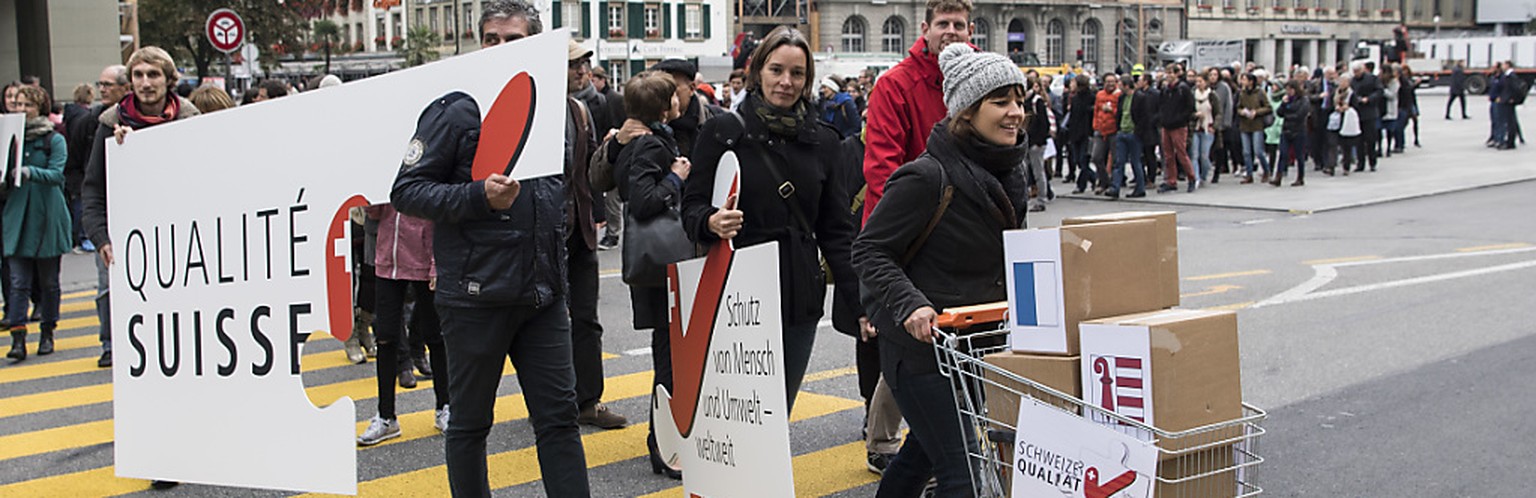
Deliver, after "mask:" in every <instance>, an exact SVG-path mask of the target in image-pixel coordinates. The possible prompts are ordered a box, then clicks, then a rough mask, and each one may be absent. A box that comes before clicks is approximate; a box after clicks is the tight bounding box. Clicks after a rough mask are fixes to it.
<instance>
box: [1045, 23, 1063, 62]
mask: <svg viewBox="0 0 1536 498" xmlns="http://www.w3.org/2000/svg"><path fill="white" fill-rule="evenodd" d="M1066 33H1067V23H1065V22H1062V20H1061V19H1052V20H1051V22H1050V23H1049V24H1046V25H1045V63H1046V64H1048V65H1052V66H1055V65H1059V64H1061V63H1062V62H1063V61H1065V60H1066V54H1065V53H1064V52H1065V50H1066V47H1065V46H1064V45H1065V38H1064V36H1065V35H1066Z"/></svg>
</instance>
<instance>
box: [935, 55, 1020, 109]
mask: <svg viewBox="0 0 1536 498" xmlns="http://www.w3.org/2000/svg"><path fill="white" fill-rule="evenodd" d="M939 71H940V72H942V73H943V75H944V106H945V107H948V108H949V116H950V117H954V116H955V114H958V113H959V112H960V111H962V110H965V108H967V107H970V106H971V104H974V103H976V101H978V100H981V98H982V97H985V96H986V95H987V94H988V93H991V92H992V91H993V90H996V89H998V88H1002V87H1005V86H1008V85H1023V84H1024V72H1023V71H1020V70H1019V67H1018V66H1015V65H1013V61H1010V60H1008V58H1007V57H1004V56H1003V55H1002V54H998V53H993V52H977V51H976V49H974V48H971V46H970V45H968V44H965V43H951V44H949V46H948V47H946V48H945V49H944V53H942V54H939Z"/></svg>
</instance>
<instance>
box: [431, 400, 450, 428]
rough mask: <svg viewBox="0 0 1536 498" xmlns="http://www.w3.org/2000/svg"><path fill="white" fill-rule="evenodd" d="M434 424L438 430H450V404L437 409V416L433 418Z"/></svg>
mask: <svg viewBox="0 0 1536 498" xmlns="http://www.w3.org/2000/svg"><path fill="white" fill-rule="evenodd" d="M432 425H433V426H435V427H437V431H438V432H448V405H443V407H442V408H438V409H437V416H435V417H433V418H432Z"/></svg>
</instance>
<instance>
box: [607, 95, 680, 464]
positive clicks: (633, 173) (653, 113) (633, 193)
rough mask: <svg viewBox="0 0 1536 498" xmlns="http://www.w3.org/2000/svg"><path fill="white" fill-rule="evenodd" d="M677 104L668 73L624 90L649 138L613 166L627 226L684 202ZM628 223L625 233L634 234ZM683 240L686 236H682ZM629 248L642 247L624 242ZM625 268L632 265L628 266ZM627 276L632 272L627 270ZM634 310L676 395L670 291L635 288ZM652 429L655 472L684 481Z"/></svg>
mask: <svg viewBox="0 0 1536 498" xmlns="http://www.w3.org/2000/svg"><path fill="white" fill-rule="evenodd" d="M681 107H682V106H681V104H680V103H679V101H678V98H677V84H676V82H675V81H674V80H673V79H672V76H670V75H668V74H666V73H660V72H650V73H641V74H639V75H636V76H635V77H634V78H630V80H629V82H628V83H625V85H624V108H625V111H626V113H627V114H628V115H629V118H630V119H633V120H636V121H639V122H641V123H645V124H646V126H647V127H648V128H649V129H650V133H649V134H645V135H640V136H637V137H635V139H634V141H632V142H630V143H629V145H626V146H625V147H624V148H623V149H622V150H621V151H620V152H619V156H618V158H617V159H616V160H615V161H614V164H613V176H614V178H616V179H618V190H619V197H620V198H622V199H623V200H624V201H625V202H626V204H625V205H624V211H625V218H626V221H629V220H634V221H642V222H643V221H646V220H651V219H654V218H656V217H658V216H661V215H663V214H665V212H666V211H667V210H671V209H678V206H679V202H680V201H681V200H682V197H683V182H684V181H685V180H687V179H688V172H689V170H690V167H689V162H688V158H686V157H682V152H681V151H679V150H678V148H677V139H676V138H674V137H673V136H672V129H671V128H670V127H668V126H667V125H665V124H663V123H666V122H667V121H671V120H673V119H676V118H677V117H678V115H680V114H681V113H682V109H681ZM633 227H634V224H633V223H625V228H633ZM677 236H678V237H683V236H684V234H682V233H678V234H677ZM624 240H625V241H627V242H625V243H626V244H634V243H637V242H636V241H635V240H634V239H632V238H630V237H628V236H626V237H624ZM624 264H626V265H628V264H630V263H629V261H627V260H626V261H625V262H624ZM625 270H626V272H625V273H626V274H628V273H630V271H629V270H632V269H630V268H626V269H625ZM629 298H630V305H631V307H632V308H633V310H634V322H635V323H634V324H635V329H637V330H639V329H651V363H652V372H653V382H652V387H653V389H652V390H651V391H652V392H653V393H654V392H655V389H654V387H655V386H657V385H661V386H665V387H666V388H667V391H668V392H671V391H672V347H671V336H670V334H671V330H670V329H669V328H668V323H667V321H668V316H669V315H668V313H667V289H666V285H665V282H662V283H658V284H654V285H652V284H648V283H646V284H635V283H631V284H630V287H629ZM654 427H655V426H654V425H652V429H651V431H650V435H649V436H647V438H646V445H647V446H648V447H649V449H650V455H651V471H652V472H655V473H657V474H660V473H663V472H665V473H666V474H667V476H668V477H671V478H673V479H680V478H681V477H682V474H681V471H680V470H679V469H677V468H674V467H671V466H670V465H669V464H668V463H667V462H665V461H663V460H662V459H661V457H660V456H659V455H658V452H657V448H656V431H655V428H654Z"/></svg>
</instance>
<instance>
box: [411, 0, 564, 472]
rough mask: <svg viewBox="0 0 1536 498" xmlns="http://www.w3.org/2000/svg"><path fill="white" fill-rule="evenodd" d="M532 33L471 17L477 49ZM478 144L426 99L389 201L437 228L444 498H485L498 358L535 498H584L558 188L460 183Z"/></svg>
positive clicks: (534, 24)
mask: <svg viewBox="0 0 1536 498" xmlns="http://www.w3.org/2000/svg"><path fill="white" fill-rule="evenodd" d="M541 28H542V26H541V25H540V23H539V17H538V11H537V10H536V9H535V8H534V7H533V6H531V5H528V4H527V3H524V2H523V1H522V0H492V1H490V2H486V4H485V6H484V10H483V12H482V14H481V16H480V32H481V33H483V34H482V35H481V36H482V38H481V45H482V46H483V47H492V46H495V45H500V44H502V43H504V42H511V41H513V40H517V39H520V38H523V37H527V36H532V35H535V34H538V33H539V32H540V31H542V29H541ZM557 98H558V97H557ZM479 138H480V109H479V106H478V104H477V103H476V102H475V100H474V99H473V98H470V97H468V96H466V95H464V94H463V93H459V92H454V93H451V94H448V95H447V96H444V97H442V98H439V99H437V100H436V101H434V102H433V103H432V105H430V106H429V107H428V108H427V110H426V111H424V112H423V113H422V116H421V119H420V121H419V122H418V123H417V126H416V135H415V138H413V139H412V140H411V144H410V147H408V148H407V151H408V152H407V154H406V157H405V160H404V161H403V164H402V166H401V169H400V173H399V176H398V177H397V178H396V179H395V185H394V189H393V190H392V191H391V193H390V200H391V201H392V202H393V203H394V205H395V209H397V210H399V211H400V212H401V213H405V214H408V215H411V216H417V217H421V218H426V219H429V220H432V221H434V222H435V223H436V224H437V225H436V230H435V231H434V234H435V235H434V239H433V252H434V255H435V257H436V261H437V296H436V298H437V303H436V304H437V306H438V309H439V312H440V315H441V316H442V321H443V341H444V343H445V345H446V346H447V348H448V356H449V358H452V360H451V362H450V363H449V367H448V371H449V372H448V379H449V388H448V389H449V391H450V393H451V394H450V396H451V398H452V399H453V411H452V414H453V415H452V417H451V418H450V420H449V422H448V430H447V431H446V435H447V436H446V439H447V441H446V452H447V455H446V458H445V459H446V460H447V463H448V484H449V488H450V489H451V490H452V492H453V495H454V496H460V497H466V496H474V497H479V496H490V494H491V490H490V484H489V482H488V480H487V477H486V445H485V440H486V436H487V435H489V434H490V431H491V426H492V425H493V423H494V421H495V420H494V408H495V403H496V389H497V387H498V386H499V384H500V382H501V375H502V365H503V363H504V362H505V360H504V358H507V357H510V358H511V360H512V364H513V366H514V367H515V368H517V371H518V381H519V383H521V384H522V390H523V395H524V400H525V402H526V403H527V407H528V414H529V415H528V419H529V422H531V423H532V425H533V430H534V434H535V437H536V440H537V441H538V443H537V447H538V456H539V467H540V469H541V472H542V477H543V484H544V492H545V493H546V494H547V495H549V496H562V497H563V496H588V495H590V490H589V488H588V484H587V468H586V467H587V466H586V455H585V453H584V451H583V450H582V446H581V433H580V431H579V429H578V428H577V423H576V418H577V411H578V410H577V407H576V378H575V373H574V370H573V367H572V363H571V324H570V317H569V316H568V315H567V309H566V300H565V298H566V282H565V259H564V258H565V244H564V243H563V242H564V237H563V232H564V230H565V215H564V213H565V211H564V209H563V204H564V202H565V191H564V185H563V183H564V182H563V181H562V180H561V178H560V177H545V178H536V179H530V180H527V181H525V182H518V181H517V180H513V179H511V178H508V177H506V176H503V175H500V174H493V175H491V176H490V177H489V178H486V179H485V180H472V179H471V177H470V174H471V165H472V164H473V162H474V151H475V147H476V145H475V144H476V143H477V141H478V139H479ZM487 138H488V139H492V140H496V139H503V138H504V137H487Z"/></svg>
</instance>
